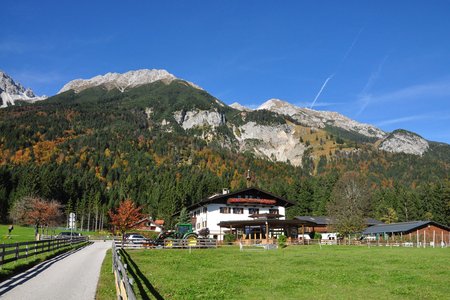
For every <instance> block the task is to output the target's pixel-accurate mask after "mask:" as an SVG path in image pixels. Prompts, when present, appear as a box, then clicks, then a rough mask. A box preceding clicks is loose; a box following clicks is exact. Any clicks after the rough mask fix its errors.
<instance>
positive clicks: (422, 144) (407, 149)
mask: <svg viewBox="0 0 450 300" xmlns="http://www.w3.org/2000/svg"><path fill="white" fill-rule="evenodd" d="M429 147H430V145H429V144H428V142H427V141H426V140H425V139H424V138H422V137H421V136H420V135H418V134H415V133H413V132H410V131H407V130H403V129H398V130H395V131H393V132H392V133H390V134H389V135H388V136H387V137H386V138H385V139H384V140H383V141H382V142H381V143H380V145H379V147H378V148H379V149H381V150H384V151H386V152H392V153H406V154H413V155H419V156H422V155H423V154H424V153H425V152H426V151H427V150H428V148H429Z"/></svg>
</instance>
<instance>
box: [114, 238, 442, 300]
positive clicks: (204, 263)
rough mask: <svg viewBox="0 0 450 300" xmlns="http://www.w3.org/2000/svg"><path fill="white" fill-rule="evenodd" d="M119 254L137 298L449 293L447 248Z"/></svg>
mask: <svg viewBox="0 0 450 300" xmlns="http://www.w3.org/2000/svg"><path fill="white" fill-rule="evenodd" d="M124 258H125V263H127V265H128V266H129V268H128V270H129V273H130V274H131V275H132V276H133V277H134V279H135V283H134V285H133V286H134V289H135V291H136V293H137V294H138V298H142V299H149V296H147V295H152V292H151V290H153V293H155V291H156V292H157V293H159V294H160V295H161V296H162V297H164V298H165V299H318V298H319V299H355V298H356V299H362V298H364V299H383V298H385V299H448V297H449V295H450V284H449V282H450V281H449V280H450V249H449V248H446V249H440V248H439V249H438V248H436V249H431V248H427V249H422V248H420V249H417V248H398V247H393V248H390V247H371V248H367V247H358V246H325V247H322V249H319V247H318V246H290V247H287V248H285V249H279V250H269V251H258V252H257V251H244V252H240V251H239V248H237V247H223V248H219V249H209V250H208V249H204V250H203V249H202V250H200V249H198V250H192V252H191V253H189V251H188V250H128V251H127V253H126V255H124ZM110 259H111V258H109V259H108V258H107V260H110ZM110 285H111V286H112V287H113V281H111V283H110ZM150 298H152V299H153V297H152V296H150Z"/></svg>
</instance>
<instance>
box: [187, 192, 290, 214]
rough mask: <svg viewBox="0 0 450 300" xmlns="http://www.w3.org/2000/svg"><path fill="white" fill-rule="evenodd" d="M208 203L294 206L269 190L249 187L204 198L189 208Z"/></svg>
mask: <svg viewBox="0 0 450 300" xmlns="http://www.w3.org/2000/svg"><path fill="white" fill-rule="evenodd" d="M208 204H233V205H239V206H255V205H263V206H283V207H289V206H293V205H294V203H293V202H291V201H288V200H286V199H283V198H281V197H278V196H276V195H273V194H271V193H269V192H266V191H263V190H261V189H258V188H247V189H242V190H238V191H235V192H232V193H228V194H222V195H217V196H214V197H210V198H206V199H203V200H202V201H200V202H198V203H196V204H194V205H191V206H190V207H188V210H192V209H195V208H197V207H200V206H205V205H208Z"/></svg>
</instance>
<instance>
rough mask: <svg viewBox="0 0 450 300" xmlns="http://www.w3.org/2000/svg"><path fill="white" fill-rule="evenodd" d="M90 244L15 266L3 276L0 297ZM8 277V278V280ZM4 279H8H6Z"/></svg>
mask: <svg viewBox="0 0 450 300" xmlns="http://www.w3.org/2000/svg"><path fill="white" fill-rule="evenodd" d="M90 244H91V243H86V244H84V245H81V246H79V247H76V248H75V249H67V248H66V249H63V250H60V251H57V252H55V253H54V254H51V255H50V256H48V257H47V258H38V259H36V260H33V261H30V262H29V263H26V264H23V265H20V266H17V267H16V268H14V269H13V270H12V271H11V272H12V274H3V276H2V282H1V283H0V296H1V295H3V294H5V293H6V292H8V291H10V290H12V289H13V288H15V287H16V286H18V285H20V284H23V283H25V282H26V281H28V280H30V279H32V278H34V277H36V276H37V275H39V274H40V273H42V272H43V271H45V270H46V269H48V268H49V267H50V266H51V265H53V264H54V263H56V262H58V261H60V260H62V259H64V258H66V257H67V256H69V255H72V254H74V253H75V252H78V251H80V250H81V249H82V248H84V247H86V246H88V245H90ZM42 260H44V261H42ZM9 277H10V278H9ZM5 278H9V279H6V280H5Z"/></svg>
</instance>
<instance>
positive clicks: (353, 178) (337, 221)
mask: <svg viewBox="0 0 450 300" xmlns="http://www.w3.org/2000/svg"><path fill="white" fill-rule="evenodd" d="M369 199H370V193H369V189H368V186H367V182H366V180H365V178H364V177H363V176H362V175H361V174H359V173H356V172H347V173H345V174H344V175H342V177H341V178H340V179H339V180H338V181H337V182H336V185H335V186H334V188H333V192H332V193H331V199H330V202H329V203H328V207H327V210H328V215H329V216H330V217H331V218H332V219H333V223H334V227H335V230H336V231H337V232H339V233H341V234H344V235H346V234H349V233H355V232H359V231H361V230H362V229H364V228H365V226H366V223H365V218H366V217H367V216H368V212H369V208H370V202H369Z"/></svg>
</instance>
